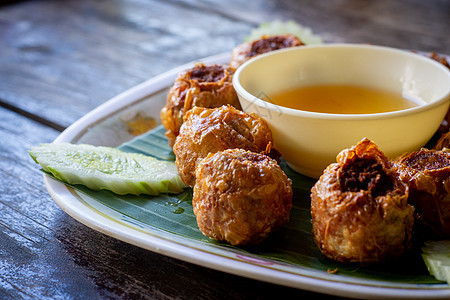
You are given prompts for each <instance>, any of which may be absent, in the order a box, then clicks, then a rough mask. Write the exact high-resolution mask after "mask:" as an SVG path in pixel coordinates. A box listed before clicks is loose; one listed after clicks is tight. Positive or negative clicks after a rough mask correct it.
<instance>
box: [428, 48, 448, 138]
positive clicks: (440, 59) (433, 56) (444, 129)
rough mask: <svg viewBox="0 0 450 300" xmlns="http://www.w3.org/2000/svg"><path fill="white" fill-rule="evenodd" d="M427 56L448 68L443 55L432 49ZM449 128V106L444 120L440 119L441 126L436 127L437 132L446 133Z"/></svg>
mask: <svg viewBox="0 0 450 300" xmlns="http://www.w3.org/2000/svg"><path fill="white" fill-rule="evenodd" d="M429 57H430V58H431V59H434V60H435V61H437V62H438V63H441V64H443V65H444V66H446V67H447V68H449V69H450V64H449V62H448V61H447V59H446V58H445V57H444V56H442V55H439V54H437V53H436V52H434V51H433V52H431V53H430V56H429ZM449 130H450V108H449V109H448V111H447V115H446V116H445V118H444V120H442V123H441V126H440V127H439V129H438V132H440V133H446V132H447V131H449Z"/></svg>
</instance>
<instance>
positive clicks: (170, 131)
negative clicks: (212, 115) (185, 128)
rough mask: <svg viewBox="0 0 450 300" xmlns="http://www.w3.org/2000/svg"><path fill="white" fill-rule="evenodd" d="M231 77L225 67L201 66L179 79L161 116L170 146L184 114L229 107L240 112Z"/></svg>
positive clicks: (227, 68) (183, 74) (171, 89)
mask: <svg viewBox="0 0 450 300" xmlns="http://www.w3.org/2000/svg"><path fill="white" fill-rule="evenodd" d="M232 77H233V72H232V71H231V70H230V69H229V67H227V66H225V65H224V66H221V65H204V64H200V63H199V64H196V65H195V66H194V67H193V68H191V69H188V70H186V71H184V72H182V73H180V74H179V75H178V76H177V78H176V79H175V82H174V84H173V86H172V87H171V88H170V90H169V93H168V95H167V102H166V105H165V106H164V107H163V109H162V110H161V113H160V117H161V122H162V124H163V125H164V127H165V128H166V136H167V138H168V139H169V145H170V146H173V144H174V142H175V138H176V137H177V135H178V133H179V130H180V127H181V124H182V123H183V116H184V114H186V112H188V111H189V110H190V109H192V108H193V107H195V106H200V107H209V108H213V107H220V106H222V105H227V104H229V105H232V106H234V107H236V108H238V109H241V105H240V104H239V100H238V97H237V94H236V92H235V90H234V88H233V84H232Z"/></svg>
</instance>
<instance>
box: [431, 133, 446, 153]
mask: <svg viewBox="0 0 450 300" xmlns="http://www.w3.org/2000/svg"><path fill="white" fill-rule="evenodd" d="M434 149H435V150H444V151H447V152H450V131H449V132H447V133H444V134H443V135H441V137H440V138H439V140H438V141H437V143H436V146H435V147H434Z"/></svg>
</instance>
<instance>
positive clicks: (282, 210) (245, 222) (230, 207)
mask: <svg viewBox="0 0 450 300" xmlns="http://www.w3.org/2000/svg"><path fill="white" fill-rule="evenodd" d="M196 178H197V182H196V184H195V187H194V196H193V199H192V205H193V209H194V214H195V216H196V219H197V224H198V227H199V229H200V231H201V232H202V233H203V234H204V235H206V236H208V237H210V238H212V239H216V240H220V241H226V242H228V243H230V244H232V245H249V244H257V243H260V242H262V241H263V240H264V239H266V238H267V237H268V236H269V234H270V233H271V232H274V231H276V230H278V229H279V228H280V227H281V226H282V225H283V224H284V223H286V222H288V221H289V214H290V211H291V208H292V187H291V184H292V183H291V180H290V179H289V178H288V177H287V176H286V174H285V173H284V172H283V170H282V169H281V168H280V166H279V165H278V163H277V162H276V161H275V160H273V159H271V158H269V157H268V156H266V155H263V154H259V153H254V152H251V151H247V150H243V149H228V150H225V151H219V152H216V153H210V154H209V155H208V156H207V157H206V158H205V159H204V160H202V161H201V162H200V164H199V165H198V168H197V170H196Z"/></svg>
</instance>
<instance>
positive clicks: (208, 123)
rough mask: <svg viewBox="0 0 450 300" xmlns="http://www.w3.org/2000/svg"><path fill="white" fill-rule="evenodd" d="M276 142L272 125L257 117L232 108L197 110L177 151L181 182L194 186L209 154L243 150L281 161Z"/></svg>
mask: <svg viewBox="0 0 450 300" xmlns="http://www.w3.org/2000/svg"><path fill="white" fill-rule="evenodd" d="M272 143H273V141H272V131H271V130H270V128H269V125H267V123H266V121H265V120H264V119H262V118H260V117H259V116H257V115H256V114H253V113H250V114H248V113H245V112H243V111H240V110H238V109H236V108H234V107H232V106H222V107H219V108H212V109H211V108H203V107H195V108H193V109H191V110H190V111H189V112H188V113H187V114H186V116H185V120H184V123H183V125H182V126H181V130H180V134H179V135H178V137H177V139H176V142H175V144H174V146H173V152H174V153H175V156H176V160H175V164H176V166H177V169H178V173H179V174H180V177H181V179H182V180H183V182H184V183H185V184H187V185H189V186H190V187H194V184H195V168H196V167H197V165H198V163H199V162H200V161H201V160H202V159H203V158H205V157H206V156H207V155H208V154H209V153H215V152H217V151H222V150H226V149H233V148H241V149H245V150H250V151H253V152H257V153H264V154H267V155H269V156H271V157H272V158H274V159H277V160H278V159H279V157H280V154H279V152H278V151H277V150H275V149H274V148H272Z"/></svg>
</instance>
